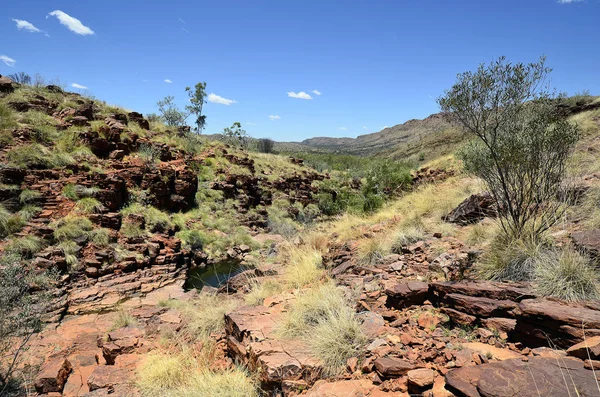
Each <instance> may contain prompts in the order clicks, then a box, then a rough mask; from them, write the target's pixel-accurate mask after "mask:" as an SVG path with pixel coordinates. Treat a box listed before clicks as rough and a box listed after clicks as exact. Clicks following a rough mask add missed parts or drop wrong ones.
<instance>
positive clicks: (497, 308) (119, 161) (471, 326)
mask: <svg viewBox="0 0 600 397" xmlns="http://www.w3.org/2000/svg"><path fill="white" fill-rule="evenodd" d="M15 90H18V87H17V86H16V85H15V84H14V83H12V82H11V81H8V80H7V79H6V78H3V77H1V76H0V93H4V94H3V95H7V94H9V93H11V92H14V91H15ZM59 90H60V88H58V87H47V91H48V92H59V93H61V92H62V91H59ZM60 95H64V96H65V98H68V102H69V104H70V105H69V106H65V105H64V103H66V102H61V103H58V102H56V100H55V99H53V98H55V97H53V96H49V95H47V96H43V95H37V96H33V97H30V98H28V99H27V100H16V99H15V100H9V102H8V104H9V106H10V107H11V108H12V109H13V110H14V111H15V112H17V113H19V114H25V113H27V112H28V111H31V110H34V111H39V112H42V113H44V114H46V115H47V116H49V117H51V119H52V120H53V121H52V123H54V124H55V126H56V129H57V130H60V131H66V130H69V131H75V133H76V137H77V139H78V140H79V141H80V142H82V143H84V144H85V146H86V147H87V148H89V149H90V150H91V151H92V152H93V154H94V156H93V157H88V158H86V159H85V162H84V161H74V162H72V163H70V164H67V165H66V166H64V168H61V169H56V168H53V167H49V166H46V165H44V164H43V162H42V163H40V164H34V165H32V166H29V167H19V166H17V165H15V164H13V163H14V161H13V159H14V149H15V148H19V147H22V146H24V145H29V144H31V142H32V141H35V139H36V138H35V136H36V134H37V132H36V131H35V130H34V129H33V128H29V127H27V126H23V125H21V124H19V125H18V126H16V127H14V128H12V129H11V130H10V135H11V140H10V143H8V144H4V145H3V146H2V147H1V148H0V162H2V164H3V167H0V179H1V181H2V183H3V185H2V186H1V187H0V197H1V198H2V201H3V202H4V203H5V207H6V208H7V209H8V210H10V211H11V213H15V214H16V213H18V212H19V211H21V210H22V207H23V202H22V199H21V196H22V193H23V191H25V190H29V191H34V192H36V194H35V198H34V199H33V200H34V201H33V203H34V204H35V205H36V206H37V207H39V211H38V213H37V214H36V216H34V217H32V218H31V219H29V220H27V221H26V222H24V224H23V226H22V228H20V229H19V230H18V231H16V232H14V233H13V234H11V235H10V236H8V237H7V238H5V239H4V240H3V241H2V242H0V250H2V251H7V250H10V249H11V244H14V241H16V240H19V239H23V238H31V237H35V238H36V239H37V240H39V241H41V242H43V244H41V248H40V250H39V251H38V252H31V253H30V255H29V257H25V258H23V263H26V264H27V266H31V269H32V271H34V272H38V271H39V272H41V271H43V270H49V269H51V270H55V271H57V272H58V273H59V275H60V277H59V278H58V280H57V281H56V283H55V284H54V285H53V288H52V293H51V295H52V296H51V299H50V301H51V305H50V308H49V309H48V310H47V313H46V315H45V316H44V320H45V322H46V326H45V328H44V330H43V331H42V332H41V333H39V334H36V335H34V337H33V338H32V339H31V341H30V344H29V348H28V350H27V351H26V353H25V355H24V358H25V359H24V361H23V363H22V364H21V367H20V369H21V370H22V372H23V373H24V374H28V375H29V377H28V378H27V379H26V382H25V384H26V386H27V387H28V390H27V395H39V396H56V397H58V396H88V397H91V396H141V392H140V389H139V387H138V386H139V385H138V383H136V382H137V377H138V370H139V367H140V365H141V364H142V363H143V362H144V359H145V358H146V357H147V356H148V353H151V352H153V351H157V350H161V349H164V344H165V338H164V336H165V334H169V335H178V336H179V337H181V338H186V334H185V329H186V326H187V325H188V323H189V321H190V320H189V318H188V317H187V316H186V314H185V313H184V310H183V309H180V308H178V307H177V306H173V305H169V304H166V303H165V302H169V301H178V302H194V301H195V300H196V299H200V298H202V297H203V296H212V295H217V300H222V301H225V300H231V301H234V302H235V303H236V305H234V306H235V308H234V309H231V310H229V311H228V312H227V313H226V315H225V316H224V317H225V318H224V325H223V326H222V327H221V328H220V329H218V330H217V331H216V332H212V333H211V335H210V340H211V341H212V342H213V343H214V351H212V353H211V354H212V361H211V365H212V367H211V369H213V370H218V369H227V368H234V367H236V366H239V365H241V366H243V367H244V368H246V369H247V370H248V371H249V373H251V374H254V377H255V378H256V381H257V383H258V384H259V385H260V390H261V393H264V395H270V396H298V395H302V396H332V397H333V396H338V397H346V396H356V397H359V396H409V395H417V396H429V397H431V396H433V397H442V396H445V397H449V396H460V397H463V396H467V397H479V396H481V397H484V396H485V397H491V396H497V397H501V396H516V395H522V396H542V395H545V396H569V397H571V396H575V395H578V396H592V395H598V394H599V393H600V387H599V386H598V381H599V380H600V378H598V375H597V373H596V372H595V370H597V369H600V304H598V302H580V303H566V302H562V301H559V300H556V299H550V298H544V297H540V296H538V294H537V293H536V292H535V289H534V288H532V285H530V284H528V283H498V282H487V281H477V280H475V277H473V274H472V272H471V270H472V266H473V264H474V262H475V261H476V260H477V258H478V257H479V256H480V255H481V250H480V249H479V248H478V247H473V246H471V245H469V244H467V243H465V242H464V241H463V240H464V239H462V240H461V239H459V238H456V237H452V236H449V235H448V234H447V233H442V232H441V231H440V232H438V231H430V232H428V233H425V234H424V235H423V236H421V237H419V238H418V239H417V241H415V242H411V243H407V244H404V245H402V247H398V248H399V249H398V250H396V252H397V253H395V254H387V255H382V256H376V257H374V258H373V259H372V260H369V261H368V263H367V262H365V260H364V255H363V254H362V253H361V248H360V245H361V239H370V240H375V241H376V240H378V239H381V240H383V239H385V238H386V236H387V235H388V234H389V233H390V231H391V230H392V227H393V226H394V225H395V223H397V222H398V219H396V216H393V217H389V219H385V220H383V221H377V222H374V223H373V224H370V225H367V226H357V227H355V228H354V229H357V230H358V234H360V235H361V238H355V237H352V238H343V237H341V236H340V235H339V233H337V232H331V231H330V230H328V229H325V230H326V232H325V233H326V235H325V241H326V242H325V244H324V247H323V249H322V250H321V254H322V265H323V268H324V275H323V279H331V280H333V281H334V282H335V283H336V285H338V286H339V287H340V288H341V289H343V290H344V291H345V293H346V295H347V296H348V297H350V299H351V300H350V302H351V305H352V307H353V308H354V309H355V311H356V316H357V318H358V319H359V320H360V324H361V330H362V332H363V333H364V335H365V336H366V338H367V341H366V343H365V345H364V346H361V349H360V352H359V354H356V356H355V357H351V358H350V359H348V360H347V362H346V365H345V368H344V369H343V370H342V371H341V373H339V374H337V375H335V376H326V374H325V365H324V363H323V362H321V361H320V360H319V359H318V358H316V357H315V356H314V355H313V354H312V353H311V351H310V349H309V348H308V346H307V344H306V343H305V342H306V341H305V340H303V339H301V338H282V337H281V335H280V334H279V333H278V328H279V326H280V324H281V322H282V319H283V318H284V317H285V316H286V314H287V313H289V311H290V308H291V307H292V305H293V304H294V302H295V301H297V299H299V297H300V296H302V294H303V293H304V291H305V290H307V289H309V288H310V286H309V285H303V286H300V287H296V288H291V287H290V288H285V289H283V290H280V291H276V292H274V293H273V294H269V295H270V296H267V297H266V298H264V299H261V300H260V302H259V304H252V305H250V304H248V302H247V300H246V298H247V295H248V294H249V292H250V291H251V290H252V289H253V286H255V285H256V283H267V282H269V281H273V282H278V281H280V280H282V279H283V278H285V277H286V274H285V272H286V270H285V269H286V266H287V265H288V264H287V263H284V262H283V261H282V260H281V258H282V257H280V256H278V253H279V252H280V251H281V250H282V249H283V247H284V246H288V247H289V246H293V247H305V246H307V245H309V243H308V242H305V241H304V240H303V238H302V237H300V236H298V237H295V238H291V237H290V236H288V235H280V234H276V233H267V229H268V228H269V227H268V223H269V216H268V209H269V208H270V207H269V206H270V205H272V204H273V203H274V202H275V201H277V200H280V199H281V197H284V198H285V200H286V205H287V207H286V211H288V212H289V216H291V217H293V216H297V215H298V213H297V212H298V211H299V210H298V208H305V207H306V206H308V205H311V204H314V202H315V200H316V195H317V194H318V188H317V185H316V182H318V181H321V180H323V179H325V178H328V177H329V176H328V175H324V174H321V173H317V172H316V171H313V170H312V169H310V168H308V167H305V166H303V165H302V161H301V160H299V159H290V160H286V162H285V169H286V170H287V172H285V173H283V172H282V171H281V169H276V168H274V167H270V165H268V164H267V165H265V164H263V163H260V162H259V161H258V160H257V159H253V158H251V157H250V156H248V155H247V154H244V153H243V152H240V151H238V150H235V149H232V148H227V147H224V146H223V145H212V146H211V145H204V146H202V150H199V151H189V150H184V149H182V147H181V145H178V144H174V143H173V142H179V141H177V139H178V138H176V137H175V138H174V137H171V138H172V139H173V142H171V143H164V142H162V141H161V140H160V135H161V134H162V133H160V132H157V131H152V130H151V126H150V124H149V123H148V121H147V120H145V119H144V118H143V116H142V115H140V114H138V113H135V112H129V113H121V112H117V111H114V110H112V109H111V111H110V112H107V111H106V107H103V106H99V105H98V104H96V103H94V102H93V101H90V100H89V99H86V98H82V97H80V96H78V95H76V94H65V93H61V94H60ZM9 98H10V97H9ZM60 98H63V97H62V96H61V97H60ZM63 99H64V98H63ZM63 99H61V100H63ZM181 133H183V132H181ZM175 136H177V133H175ZM179 138H181V137H179ZM590 147H592V146H590ZM142 148H145V149H144V150H146V149H147V148H151V150H149V152H151V153H150V155H151V157H152V159H151V161H148V159H147V158H144V157H142V156H139V155H136V153H139V152H140V151H141V149H142ZM11 153H12V154H11ZM11 156H12V157H11ZM206 169H210V178H207V179H205V180H202V179H200V181H199V178H198V177H197V175H198V173H200V172H204V171H206ZM455 174H456V172H455V171H454V170H445V169H438V168H435V167H431V168H426V169H421V170H419V171H417V172H416V173H415V175H414V181H415V186H417V187H416V188H418V187H423V186H427V185H430V184H437V183H443V181H444V180H447V179H448V178H453V177H455ZM590 175H592V174H590ZM590 175H588V178H587V180H586V181H587V182H586V183H584V184H583V185H581V186H584V187H583V188H582V189H583V190H585V189H587V188H589V186H588V185H590V184H591V183H592V182H594V178H593V175H592V176H590ZM68 186H72V187H74V188H75V191H76V192H79V193H78V194H80V195H82V193H81V192H84V191H93V193H90V194H91V195H92V196H93V198H94V199H96V200H97V201H98V202H99V203H100V204H101V206H100V207H99V208H97V209H95V210H94V211H93V212H91V213H85V214H81V213H79V212H77V211H78V202H77V200H74V199H72V198H69V197H66V195H65V194H64V191H65V189H66V188H67V187H68ZM585 186H588V187H585ZM15 187H16V188H15ZM86 189H87V190H86ZM201 190H204V193H206V192H209V193H211V192H219V194H222V195H223V198H224V200H231V201H227V203H229V204H231V203H234V205H235V212H236V217H237V218H236V222H237V223H238V224H239V225H241V226H243V228H244V230H245V232H246V233H247V235H248V240H247V241H248V244H251V245H252V246H253V247H258V248H256V249H253V248H251V247H250V246H249V245H248V244H245V243H244V244H237V243H235V244H234V243H232V244H230V246H227V247H226V250H225V252H221V256H220V257H214V256H211V255H209V253H207V250H206V249H205V248H206V247H193V246H191V245H190V244H189V243H188V242H186V241H182V238H180V237H179V236H181V235H180V234H178V233H179V232H180V231H182V230H181V229H182V225H181V224H180V225H177V224H174V223H166V224H164V225H162V226H160V225H159V224H158V223H149V222H148V219H147V217H146V216H145V214H144V213H123V211H122V210H123V208H124V207H125V206H126V205H127V204H128V203H129V202H130V201H131V199H132V197H134V196H136V195H139V194H140V192H145V193H144V194H146V195H147V197H146V200H147V201H146V202H145V205H147V206H146V207H143V208H146V209H148V208H150V207H152V208H155V209H158V210H162V211H165V212H168V213H170V214H171V215H172V214H174V213H179V214H180V215H181V214H185V213H187V212H189V211H192V210H193V208H194V206H195V201H194V200H197V197H198V193H199V191H201ZM200 204H202V203H200ZM293 204H299V205H298V206H293ZM212 211H213V212H216V211H215V210H214V209H213V210H212ZM73 214H77V218H75V220H74V221H73V222H74V223H79V224H81V223H83V222H84V220H83V218H85V219H86V220H88V221H91V226H90V227H89V228H88V229H85V230H84V232H85V233H83V234H81V235H76V236H69V238H70V240H72V241H74V243H75V247H74V249H73V250H72V251H73V252H71V253H67V252H65V249H64V247H63V248H60V247H59V244H57V240H58V237H57V235H58V234H57V230H59V229H60V228H61V227H64V226H65V224H67V225H68V222H69V221H68V219H70V218H69V217H72V216H73ZM494 214H495V208H494V207H493V204H492V200H491V199H490V197H489V195H486V194H484V193H478V194H474V195H471V196H469V197H468V198H466V200H465V201H463V202H462V203H461V204H460V205H459V206H458V207H456V208H455V209H454V210H453V211H451V212H449V213H446V214H445V216H444V218H443V219H444V221H445V222H448V223H452V224H454V225H456V227H457V228H458V229H459V232H460V230H462V228H468V227H470V226H469V225H472V224H474V223H477V222H480V221H481V220H483V219H484V218H489V217H493V216H494ZM401 215H405V214H401ZM202 216H205V214H202ZM71 220H73V219H72V218H71ZM193 222H194V221H193V220H190V219H185V220H184V222H183V227H188V226H189V227H191V226H192V224H193ZM124 225H130V226H131V225H133V226H134V227H135V228H137V229H139V230H141V231H143V233H142V234H139V235H131V233H128V232H127V231H126V228H124V227H123V226H124ZM157 225H158V226H157ZM99 228H102V229H105V230H106V233H107V235H108V239H109V241H110V244H104V245H100V244H99V243H97V242H95V241H94V240H93V238H92V237H91V236H92V231H94V230H97V229H99ZM137 229H136V230H137ZM209 229H210V232H211V233H214V234H215V235H217V236H221V237H222V238H223V239H225V238H228V237H230V236H228V234H227V233H225V232H223V231H221V230H219V229H218V228H217V227H214V228H212V227H211V228H209ZM60 230H63V231H64V229H60ZM77 230H80V229H77ZM465 230H466V229H465ZM231 233H233V231H231ZM355 234H357V233H355ZM458 234H460V233H458ZM303 237H304V238H306V236H303ZM562 238H569V236H562ZM570 238H571V239H572V240H573V243H574V244H575V245H577V246H578V247H580V248H582V249H583V250H585V251H587V252H589V253H590V254H591V255H600V244H599V243H598V241H600V232H598V230H580V231H574V232H573V233H571V234H570ZM307 240H308V239H307ZM68 254H69V255H72V256H74V257H75V259H76V263H77V266H73V263H72V262H73V259H72V258H71V257H69V256H68ZM232 258H233V259H235V260H237V261H243V262H247V263H248V264H249V266H248V270H246V271H244V272H242V273H241V274H238V275H236V276H234V277H232V278H231V279H229V280H227V282H226V283H224V284H223V285H222V286H220V288H208V287H205V288H203V289H202V290H201V291H200V292H199V291H196V290H191V291H186V290H185V289H184V285H185V282H186V280H187V279H188V277H189V275H190V270H191V269H193V268H197V267H203V266H206V265H207V264H210V263H214V262H216V261H218V260H222V259H232ZM251 264H253V265H252V266H250V265H251ZM288 287H289V286H288ZM221 317H222V316H221ZM198 349H199V350H203V349H206V346H199V347H198Z"/></svg>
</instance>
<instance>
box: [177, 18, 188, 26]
mask: <svg viewBox="0 0 600 397" xmlns="http://www.w3.org/2000/svg"><path fill="white" fill-rule="evenodd" d="M177 19H178V20H179V22H181V23H182V24H184V25H187V23H186V22H185V21H184V20H183V19H181V18H177Z"/></svg>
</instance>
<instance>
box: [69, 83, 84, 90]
mask: <svg viewBox="0 0 600 397" xmlns="http://www.w3.org/2000/svg"><path fill="white" fill-rule="evenodd" d="M71 87H73V88H77V89H78V90H87V89H88V88H87V87H86V86H84V85H81V84H77V83H73V84H71Z"/></svg>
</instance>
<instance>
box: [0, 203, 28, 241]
mask: <svg viewBox="0 0 600 397" xmlns="http://www.w3.org/2000/svg"><path fill="white" fill-rule="evenodd" d="M24 224H25V221H24V220H23V219H22V218H21V216H19V215H18V214H13V213H11V212H10V211H8V210H7V209H6V208H4V206H3V205H2V204H0V237H5V236H8V235H9V234H12V233H15V232H18V231H19V230H21V228H22V227H23V226H24Z"/></svg>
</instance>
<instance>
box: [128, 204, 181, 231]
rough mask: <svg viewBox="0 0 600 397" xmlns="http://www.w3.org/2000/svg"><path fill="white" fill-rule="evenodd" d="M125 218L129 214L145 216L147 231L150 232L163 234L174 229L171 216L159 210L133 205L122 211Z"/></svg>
mask: <svg viewBox="0 0 600 397" xmlns="http://www.w3.org/2000/svg"><path fill="white" fill-rule="evenodd" d="M121 213H122V214H123V215H124V216H127V215H129V214H137V215H143V216H144V220H145V221H146V229H147V230H149V231H150V232H163V231H166V230H168V229H170V228H172V227H173V222H172V221H171V218H170V216H169V214H167V213H165V212H162V211H161V210H159V209H158V208H154V207H152V206H145V205H142V204H138V203H133V204H130V205H128V206H127V207H125V208H123V210H121Z"/></svg>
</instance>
